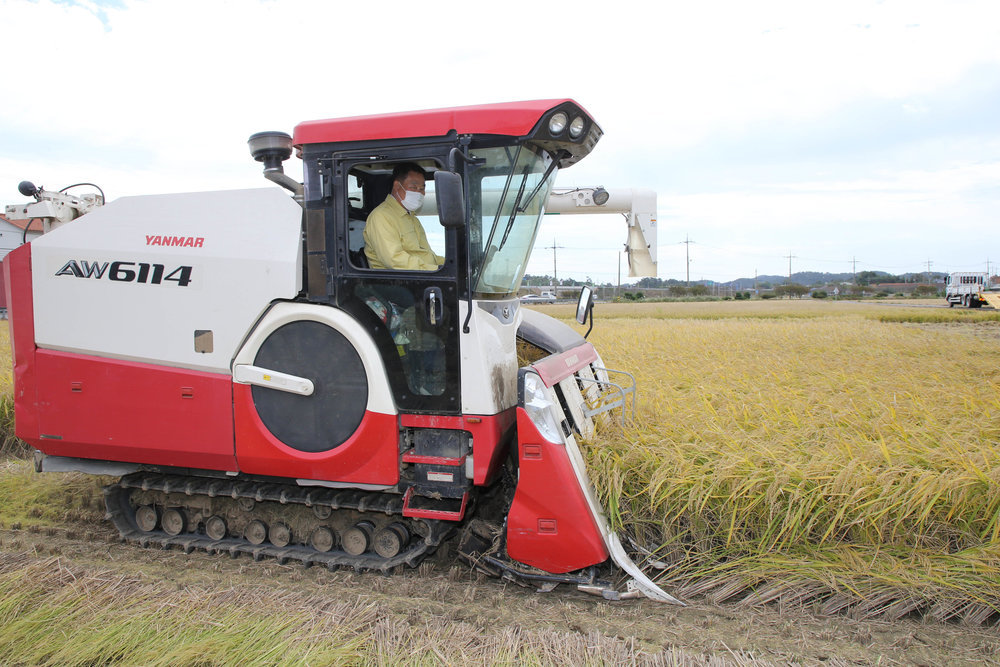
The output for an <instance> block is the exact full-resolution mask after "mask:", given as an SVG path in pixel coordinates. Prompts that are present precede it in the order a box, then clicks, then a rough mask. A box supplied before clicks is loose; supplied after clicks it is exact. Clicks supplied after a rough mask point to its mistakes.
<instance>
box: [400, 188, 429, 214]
mask: <svg viewBox="0 0 1000 667" xmlns="http://www.w3.org/2000/svg"><path fill="white" fill-rule="evenodd" d="M400 203H401V204H402V205H403V208H405V209H406V210H407V211H410V212H413V211H416V210H417V209H418V208H420V207H421V206H423V205H424V196H423V194H421V193H419V192H413V191H412V190H407V191H406V196H405V197H403V201H402V202H400Z"/></svg>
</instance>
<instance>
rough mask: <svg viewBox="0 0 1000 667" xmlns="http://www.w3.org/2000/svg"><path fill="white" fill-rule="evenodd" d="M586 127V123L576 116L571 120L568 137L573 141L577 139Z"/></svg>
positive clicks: (581, 117)
mask: <svg viewBox="0 0 1000 667" xmlns="http://www.w3.org/2000/svg"><path fill="white" fill-rule="evenodd" d="M586 127H587V121H585V120H584V119H583V116H577V117H576V118H574V119H573V122H572V123H570V125H569V136H570V137H572V138H573V139H579V138H580V135H581V134H583V131H584V129H586Z"/></svg>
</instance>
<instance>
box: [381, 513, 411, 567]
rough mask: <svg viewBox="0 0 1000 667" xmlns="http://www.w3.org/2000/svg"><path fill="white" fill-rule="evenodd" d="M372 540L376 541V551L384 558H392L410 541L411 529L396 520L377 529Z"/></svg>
mask: <svg viewBox="0 0 1000 667" xmlns="http://www.w3.org/2000/svg"><path fill="white" fill-rule="evenodd" d="M372 541H373V542H374V543H375V553H377V554H378V555H379V556H381V557H382V558H392V557H394V556H397V555H398V554H399V552H400V551H402V550H403V547H405V546H406V543H407V542H409V541H410V531H408V530H407V529H406V526H404V525H403V524H401V523H398V522H395V521H394V522H392V523H390V524H389V525H388V526H386V527H385V528H382V529H381V530H379V531H377V532H376V533H375V535H374V536H373V537H372Z"/></svg>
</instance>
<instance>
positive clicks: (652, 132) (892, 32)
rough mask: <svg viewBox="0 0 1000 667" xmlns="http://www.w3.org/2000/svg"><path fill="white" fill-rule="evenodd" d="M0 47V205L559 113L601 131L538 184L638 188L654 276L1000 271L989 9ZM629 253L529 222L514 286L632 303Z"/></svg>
mask: <svg viewBox="0 0 1000 667" xmlns="http://www.w3.org/2000/svg"><path fill="white" fill-rule="evenodd" d="M0 25H2V26H4V30H3V33H4V38H5V39H4V57H3V58H0V80H2V81H3V83H4V93H5V94H4V96H3V98H4V101H3V104H0V204H15V203H21V202H22V200H23V198H22V197H21V196H20V195H19V194H18V192H17V184H18V182H19V181H21V180H30V181H33V182H35V183H36V184H38V185H44V186H46V187H48V188H50V189H59V188H61V187H64V186H66V185H69V184H72V183H79V182H83V181H86V182H93V183H97V184H98V185H100V186H101V187H102V188H103V189H104V191H105V192H106V193H107V195H108V197H109V199H114V198H117V197H120V196H126V195H136V194H153V193H166V192H188V191H204V190H220V189H229V188H247V187H261V186H265V185H267V182H266V181H263V179H262V177H261V170H260V165H259V164H258V163H255V162H253V161H252V160H251V158H250V156H249V153H248V151H247V146H246V140H247V138H248V137H249V136H250V135H251V134H253V133H254V132H258V131H262V130H282V131H286V132H289V133H291V131H292V130H293V128H294V127H295V125H296V124H297V123H299V122H301V121H305V120H314V119H322V118H335V117H341V116H355V115H364V114H374V113H386V112H394V111H407V110H416V109H428V108H440V107H448V106H463V105H469V104H488V103H494V102H505V101H513V100H527V99H549V98H563V97H568V98H572V99H574V100H576V101H577V102H579V103H580V104H582V105H583V106H584V108H586V109H587V110H588V111H589V112H590V113H591V114H592V115H593V116H594V118H595V119H596V120H597V122H598V123H599V124H600V125H601V127H602V128H603V130H604V133H605V134H604V137H603V138H602V139H601V141H600V142H599V143H598V145H597V146H596V148H595V149H594V151H593V152H592V153H591V155H590V156H588V157H587V158H586V159H585V160H583V161H581V162H580V163H579V164H577V165H574V166H572V167H571V168H568V169H566V170H563V171H561V172H560V173H559V175H558V178H557V181H556V185H557V187H586V186H597V185H600V186H604V187H606V188H643V189H650V190H653V191H655V192H656V193H657V227H658V242H657V259H658V274H659V277H661V278H665V279H666V278H676V279H681V280H684V279H686V277H687V276H688V275H690V278H691V280H699V279H711V280H716V281H729V280H733V279H737V278H748V277H749V278H752V277H753V276H754V275H755V274H759V275H766V274H777V275H787V274H788V272H789V266H791V270H792V272H798V271H807V270H808V271H826V272H831V273H840V272H850V271H852V270H857V271H864V270H875V271H887V272H890V273H904V272H923V271H927V270H928V269H930V270H932V271H941V272H948V271H959V270H963V271H964V270H969V271H977V270H978V271H984V270H986V268H987V263H988V262H989V263H990V268H991V269H994V266H997V267H1000V234H998V233H997V231H998V223H1000V3H997V2H996V0H986V1H983V2H979V1H971V2H962V1H960V0H956V1H948V2H945V1H940V2H923V1H920V0H904V1H898V2H897V1H893V0H886V1H883V2H872V1H854V0H838V2H829V1H822V2H810V1H806V0H798V1H792V2H783V1H775V0H756V1H755V2H712V1H710V0H709V1H699V2H690V1H686V2H675V1H673V0H663V1H661V2H659V3H648V2H633V1H632V0H618V1H617V2H590V1H589V0H580V1H578V2H561V3H543V2H538V1H537V0H534V1H531V2H525V1H523V0H504V1H503V2H468V1H464V2H453V1H451V0H438V1H436V2H428V3H415V2H412V1H410V2H397V1H395V0H382V1H381V2H331V1H317V0H240V1H235V0H231V1H228V2H223V1H216V0H98V1H87V0H62V1H55V0H37V1H32V0H0ZM285 169H286V173H289V174H291V175H293V176H295V177H296V178H298V179H301V163H298V162H297V161H296V160H291V161H289V162H287V163H286V165H285ZM626 236H627V230H626V227H625V224H624V222H623V220H622V218H621V216H617V215H610V216H548V217H546V218H545V221H544V222H543V225H542V228H541V230H540V232H539V235H538V239H537V243H536V249H535V251H534V253H533V255H532V258H531V261H530V262H529V266H528V273H532V274H551V272H552V266H553V252H555V253H556V261H557V267H558V274H559V277H560V278H567V277H572V278H576V279H579V280H583V279H585V278H591V279H593V280H595V281H597V282H601V283H603V282H611V283H614V282H616V281H617V280H618V275H619V263H620V261H621V262H622V264H623V268H622V269H621V275H622V280H623V282H628V279H627V271H626V269H625V268H624V260H621V255H620V253H619V250H620V249H621V248H622V247H623V244H624V242H625V240H626ZM685 241H690V243H685ZM553 245H555V246H556V249H555V251H553V249H552V247H551V246H553ZM995 270H996V269H994V271H995Z"/></svg>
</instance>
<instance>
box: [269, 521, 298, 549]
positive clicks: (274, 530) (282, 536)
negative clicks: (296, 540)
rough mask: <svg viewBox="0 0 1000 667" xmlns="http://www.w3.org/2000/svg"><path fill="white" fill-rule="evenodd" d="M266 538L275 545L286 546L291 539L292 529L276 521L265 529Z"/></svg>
mask: <svg viewBox="0 0 1000 667" xmlns="http://www.w3.org/2000/svg"><path fill="white" fill-rule="evenodd" d="M267 539H268V541H269V542H270V543H271V544H273V545H274V546H276V547H287V546H288V543H289V542H291V541H292V530H291V529H290V528H289V527H288V526H287V525H285V524H283V523H276V524H274V525H272V526H271V528H270V529H269V530H268V531H267Z"/></svg>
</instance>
